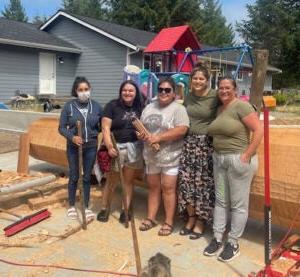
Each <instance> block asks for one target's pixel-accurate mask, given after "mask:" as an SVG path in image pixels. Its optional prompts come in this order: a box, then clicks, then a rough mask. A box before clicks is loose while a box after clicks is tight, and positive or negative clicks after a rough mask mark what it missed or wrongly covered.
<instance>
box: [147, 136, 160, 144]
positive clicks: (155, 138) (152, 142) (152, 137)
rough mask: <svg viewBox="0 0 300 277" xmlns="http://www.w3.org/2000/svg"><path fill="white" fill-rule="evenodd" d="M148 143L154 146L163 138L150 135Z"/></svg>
mask: <svg viewBox="0 0 300 277" xmlns="http://www.w3.org/2000/svg"><path fill="white" fill-rule="evenodd" d="M147 141H148V143H149V144H150V145H152V144H154V143H159V142H160V141H161V137H160V135H150V136H149V137H148V139H147Z"/></svg>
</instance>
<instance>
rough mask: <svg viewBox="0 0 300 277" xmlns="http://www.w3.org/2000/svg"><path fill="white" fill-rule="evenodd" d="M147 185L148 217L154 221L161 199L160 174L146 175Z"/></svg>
mask: <svg viewBox="0 0 300 277" xmlns="http://www.w3.org/2000/svg"><path fill="white" fill-rule="evenodd" d="M147 182H148V186H149V194H148V218H149V219H151V220H153V221H155V218H156V214H157V211H158V209H159V206H160V201H161V185H160V183H161V176H160V174H149V175H147Z"/></svg>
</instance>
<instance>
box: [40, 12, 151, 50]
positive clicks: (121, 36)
mask: <svg viewBox="0 0 300 277" xmlns="http://www.w3.org/2000/svg"><path fill="white" fill-rule="evenodd" d="M62 16H63V17H66V18H68V19H70V20H72V21H74V22H77V23H79V24H81V25H83V26H85V27H87V28H89V29H91V30H93V31H95V32H97V33H100V34H102V35H104V36H106V37H108V38H111V39H113V40H115V41H117V42H119V43H121V44H123V45H125V46H127V47H129V48H131V49H133V50H138V49H144V48H145V47H146V46H147V45H148V43H149V42H150V41H151V40H152V39H153V38H154V37H155V35H156V34H155V33H151V32H147V31H142V30H138V29H135V28H131V27H127V26H122V25H118V24H115V23H111V22H106V21H102V20H98V19H94V18H90V17H86V16H81V15H76V14H71V13H68V12H66V11H62V10H60V11H58V12H57V13H56V14H55V15H53V16H52V17H51V18H50V19H49V20H48V21H47V22H45V23H44V24H43V25H42V26H41V27H40V30H47V28H48V27H49V26H50V25H51V24H53V23H54V22H55V21H56V19H57V18H58V17H62Z"/></svg>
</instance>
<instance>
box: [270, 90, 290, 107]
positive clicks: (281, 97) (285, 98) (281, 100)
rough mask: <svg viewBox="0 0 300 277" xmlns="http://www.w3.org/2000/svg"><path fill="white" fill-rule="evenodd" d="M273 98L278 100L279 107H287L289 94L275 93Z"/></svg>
mask: <svg viewBox="0 0 300 277" xmlns="http://www.w3.org/2000/svg"><path fill="white" fill-rule="evenodd" d="M273 96H274V97H275V99H276V105H277V106H282V105H285V104H286V103H287V101H288V95H287V94H283V93H275V94H274V95H273Z"/></svg>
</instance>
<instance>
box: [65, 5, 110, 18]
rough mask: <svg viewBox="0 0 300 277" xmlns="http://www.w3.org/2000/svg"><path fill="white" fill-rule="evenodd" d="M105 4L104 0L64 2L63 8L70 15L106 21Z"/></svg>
mask: <svg viewBox="0 0 300 277" xmlns="http://www.w3.org/2000/svg"><path fill="white" fill-rule="evenodd" d="M105 2H106V1H103V0H102V1H101V0H63V8H64V9H65V10H66V11H67V12H70V13H74V14H78V15H83V16H88V17H92V18H96V19H105V16H106V9H105V8H104V4H105Z"/></svg>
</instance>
